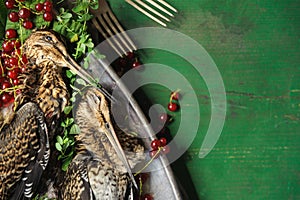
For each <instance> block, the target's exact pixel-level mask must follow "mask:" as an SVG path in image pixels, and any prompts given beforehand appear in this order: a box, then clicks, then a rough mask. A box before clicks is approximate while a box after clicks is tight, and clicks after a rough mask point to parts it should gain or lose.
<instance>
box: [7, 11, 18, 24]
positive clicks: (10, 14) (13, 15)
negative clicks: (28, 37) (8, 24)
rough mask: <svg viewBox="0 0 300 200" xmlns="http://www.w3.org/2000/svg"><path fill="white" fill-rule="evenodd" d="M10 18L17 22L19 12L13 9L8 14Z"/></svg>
mask: <svg viewBox="0 0 300 200" xmlns="http://www.w3.org/2000/svg"><path fill="white" fill-rule="evenodd" d="M8 19H9V20H10V21H12V22H17V21H19V16H18V13H17V12H15V11H12V12H10V13H9V14H8Z"/></svg>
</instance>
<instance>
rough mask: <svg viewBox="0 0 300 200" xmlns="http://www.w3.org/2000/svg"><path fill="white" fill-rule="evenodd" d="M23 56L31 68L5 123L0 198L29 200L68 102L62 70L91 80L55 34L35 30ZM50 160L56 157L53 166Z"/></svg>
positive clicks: (2, 143) (24, 78) (0, 154)
mask: <svg viewBox="0 0 300 200" xmlns="http://www.w3.org/2000/svg"><path fill="white" fill-rule="evenodd" d="M22 51H23V53H25V54H26V56H27V58H28V61H29V64H28V66H27V71H26V73H25V74H23V75H22V76H21V77H20V81H21V83H22V89H23V91H22V94H21V95H19V96H17V98H16V100H15V102H16V104H17V111H16V113H10V112H9V113H10V114H11V115H10V117H9V118H8V120H7V119H4V120H3V119H1V120H3V122H4V125H3V128H2V129H1V133H0V139H1V140H0V145H1V146H0V147H1V149H0V182H1V185H0V199H7V197H8V198H11V199H14V200H15V199H23V198H24V197H25V198H30V197H32V195H33V194H34V192H35V189H36V188H37V184H38V183H39V180H40V178H41V174H42V171H43V170H45V168H46V166H47V162H48V159H49V141H50V149H51V150H52V148H53V147H54V144H53V143H54V141H52V138H53V137H54V136H55V134H57V133H56V128H57V127H58V126H57V122H58V119H59V118H60V115H61V113H62V112H63V110H64V108H65V106H66V105H67V104H68V101H69V94H68V90H67V87H66V84H65V82H64V80H63V77H62V68H64V67H67V68H69V69H71V70H72V71H73V72H75V73H76V74H78V75H79V76H81V77H82V78H83V79H85V80H87V81H90V79H91V77H90V76H89V75H88V74H87V73H86V72H85V71H84V70H83V69H82V68H81V67H80V66H79V65H77V64H76V63H75V62H74V61H73V60H72V59H71V57H70V56H69V54H68V53H67V50H66V48H65V46H64V45H63V43H62V42H61V41H60V40H59V37H57V36H56V35H55V33H53V32H51V31H46V30H38V31H33V32H32V34H31V35H30V36H29V37H28V39H27V40H26V41H25V42H24V45H23V47H22ZM47 131H48V132H49V136H48V133H47ZM48 137H49V139H48ZM51 157H53V152H51V156H50V162H49V163H53V162H51V160H52V159H51ZM54 159H55V160H53V161H54V162H55V163H57V162H56V160H57V158H54ZM48 168H49V165H48ZM50 168H52V167H50ZM39 186H40V185H39Z"/></svg>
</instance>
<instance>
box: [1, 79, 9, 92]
mask: <svg viewBox="0 0 300 200" xmlns="http://www.w3.org/2000/svg"><path fill="white" fill-rule="evenodd" d="M10 87H11V84H10V83H9V82H8V81H7V80H5V81H3V83H2V90H5V89H7V88H10Z"/></svg>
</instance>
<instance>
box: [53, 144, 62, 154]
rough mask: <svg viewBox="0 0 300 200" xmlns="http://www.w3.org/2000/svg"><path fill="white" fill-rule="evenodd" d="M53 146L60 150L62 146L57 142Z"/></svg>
mask: <svg viewBox="0 0 300 200" xmlns="http://www.w3.org/2000/svg"><path fill="white" fill-rule="evenodd" d="M55 148H56V149H57V150H58V151H60V152H61V151H62V147H61V145H60V144H59V143H58V142H56V143H55Z"/></svg>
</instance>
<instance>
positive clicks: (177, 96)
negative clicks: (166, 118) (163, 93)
mask: <svg viewBox="0 0 300 200" xmlns="http://www.w3.org/2000/svg"><path fill="white" fill-rule="evenodd" d="M171 98H172V99H173V100H176V101H177V100H178V99H179V98H180V96H179V92H171Z"/></svg>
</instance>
